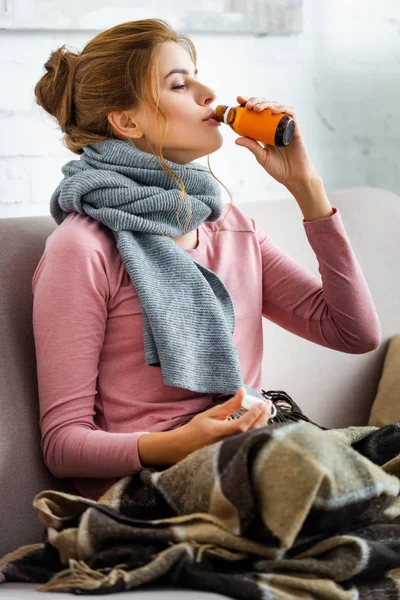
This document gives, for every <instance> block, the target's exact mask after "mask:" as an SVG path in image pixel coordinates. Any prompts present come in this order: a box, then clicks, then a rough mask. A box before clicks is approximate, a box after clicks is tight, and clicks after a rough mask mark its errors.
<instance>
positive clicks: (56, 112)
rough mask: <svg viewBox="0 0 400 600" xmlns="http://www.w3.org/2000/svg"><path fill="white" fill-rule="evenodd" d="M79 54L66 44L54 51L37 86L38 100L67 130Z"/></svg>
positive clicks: (62, 127) (63, 128)
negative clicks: (66, 46)
mask: <svg viewBox="0 0 400 600" xmlns="http://www.w3.org/2000/svg"><path fill="white" fill-rule="evenodd" d="M78 56H79V55H78V54H75V53H73V52H70V51H69V50H66V48H65V44H64V45H63V46H61V48H58V50H55V51H53V52H52V53H51V54H50V57H49V59H48V60H47V62H46V63H45V65H44V67H45V69H46V71H47V73H45V75H43V77H42V78H41V79H40V80H39V81H38V83H37V84H36V86H35V96H36V102H37V103H38V104H39V106H42V107H43V108H44V109H45V110H46V111H47V112H48V113H49V114H50V115H52V116H53V117H55V118H56V119H57V120H58V122H59V125H60V127H61V129H62V130H63V131H65V128H66V127H67V125H68V120H69V119H70V117H71V104H72V88H73V82H74V71H75V66H76V62H77V59H78Z"/></svg>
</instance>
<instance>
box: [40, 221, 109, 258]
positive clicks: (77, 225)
mask: <svg viewBox="0 0 400 600" xmlns="http://www.w3.org/2000/svg"><path fill="white" fill-rule="evenodd" d="M114 244H115V242H114V235H113V233H112V231H111V230H110V229H109V228H108V227H105V225H103V224H102V223H100V222H99V221H96V219H92V218H91V217H89V216H88V215H82V214H81V213H78V212H71V213H69V215H68V216H67V217H66V218H65V219H64V221H63V222H62V223H60V225H58V227H56V229H55V230H54V231H53V232H52V233H51V234H50V236H49V237H48V238H47V240H46V249H47V250H49V249H51V248H63V249H65V250H68V249H72V248H73V249H75V250H76V249H77V248H79V250H80V251H81V252H89V253H90V252H95V251H104V252H106V251H108V250H109V249H110V248H112V246H113V245H114Z"/></svg>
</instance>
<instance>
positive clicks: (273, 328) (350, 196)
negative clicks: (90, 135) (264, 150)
mask: <svg viewBox="0 0 400 600" xmlns="http://www.w3.org/2000/svg"><path fill="white" fill-rule="evenodd" d="M328 196H329V198H330V201H331V204H332V205H333V206H336V207H337V208H338V209H339V211H340V213H341V215H342V219H343V222H344V225H345V229H346V231H347V234H348V236H349V239H350V242H351V244H352V247H353V249H354V251H355V254H356V256H357V258H358V261H359V263H360V265H361V267H362V269H363V272H364V275H365V277H366V280H367V282H368V284H369V287H370V290H371V294H372V297H373V299H374V302H375V305H376V307H377V310H378V314H379V317H380V320H381V325H382V343H381V345H380V347H379V348H377V349H376V350H374V351H373V352H369V353H367V354H361V355H353V354H346V353H342V352H337V351H334V350H329V349H327V348H323V347H321V346H318V345H316V344H313V343H311V342H308V341H306V340H304V339H302V338H299V337H297V336H295V335H293V334H292V333H289V332H288V331H286V330H284V329H282V328H280V327H278V326H277V325H275V324H274V323H271V322H269V321H267V320H266V319H264V324H263V327H264V357H263V388H264V389H266V390H268V389H280V390H285V391H286V392H287V393H288V394H289V395H290V396H292V398H293V399H294V400H295V401H296V402H297V403H298V404H299V405H300V406H301V408H302V409H303V411H304V412H305V414H306V415H308V416H309V417H310V418H311V419H312V420H314V421H316V422H317V423H319V424H321V425H324V426H326V427H346V426H348V425H362V424H367V422H368V417H369V413H370V409H371V405H372V403H373V401H374V398H375V396H376V392H377V387H378V383H379V379H380V376H381V373H382V369H383V363H384V359H385V354H386V351H387V348H388V343H389V340H390V338H391V337H392V336H393V335H395V334H398V333H399V332H400V269H399V265H400V198H399V197H398V196H397V195H395V194H394V193H392V192H389V191H387V190H384V189H377V188H369V187H365V188H351V189H345V190H339V191H335V192H328ZM239 206H240V208H241V209H242V210H243V211H244V212H245V213H246V214H248V215H249V216H252V217H253V218H254V219H255V221H256V223H257V225H258V226H259V227H261V228H262V229H263V230H264V231H265V232H267V233H268V234H269V235H270V236H271V237H272V238H273V239H274V241H275V242H276V243H277V244H278V245H280V246H281V248H282V249H283V250H285V251H286V252H287V253H288V254H290V255H291V256H292V257H293V258H294V259H295V260H296V261H297V262H298V263H299V264H301V265H302V266H304V267H305V268H306V269H308V270H309V271H310V272H312V273H314V274H316V275H317V276H320V275H319V272H318V263H317V259H316V256H315V254H314V252H313V251H312V249H311V247H310V245H309V243H308V240H307V238H306V235H305V231H304V228H303V224H302V214H301V212H300V209H299V207H298V206H297V204H296V201H295V200H294V198H288V199H287V200H279V201H274V200H273V201H271V200H270V199H268V201H267V200H266V201H265V202H258V203H253V202H249V203H245V204H240V205H239ZM55 227H56V224H55V222H54V221H53V219H52V218H51V217H50V216H48V217H26V218H10V219H0V244H1V261H0V278H1V279H0V285H1V292H2V293H1V296H0V316H1V328H0V344H1V346H0V353H1V355H0V356H1V363H0V382H1V384H0V409H1V419H0V507H1V508H0V511H1V536H0V558H1V557H2V556H3V555H4V554H5V553H7V552H10V551H12V550H15V549H17V548H18V547H19V546H21V545H25V544H31V543H35V542H41V541H42V539H43V535H44V527H43V526H42V525H41V523H40V522H39V520H38V517H37V513H36V511H35V510H34V509H33V507H32V500H33V498H34V496H35V494H37V493H38V492H39V491H41V490H43V489H60V490H66V491H69V492H71V493H77V492H76V490H75V489H74V488H73V486H72V485H71V484H70V482H69V481H68V480H57V479H55V478H54V477H53V476H52V475H51V473H50V472H49V471H48V469H47V468H46V466H45V465H44V463H43V458H42V454H41V450H40V430H39V412H38V397H37V380H36V364H35V349H34V340H33V335H32V289H31V280H32V275H33V272H34V270H35V267H36V265H37V263H38V261H39V259H40V256H41V255H42V252H43V248H44V243H45V240H46V238H47V236H48V235H49V234H50V233H51V232H52V231H53V230H54V229H55ZM38 586H39V584H21V583H6V584H2V585H0V596H1V598H2V599H9V598H22V597H23V598H31V597H32V598H33V597H35V596H36V597H38V598H39V597H41V598H43V595H42V594H40V592H36V591H35V588H36V587H38ZM39 594H40V595H39ZM50 596H52V597H55V596H59V597H60V598H65V594H50ZM111 596H113V597H114V596H115V597H120V594H111V595H110V596H108V597H111ZM131 597H132V598H135V599H136V600H141V599H142V598H143V599H144V598H146V599H148V600H150V599H151V598H161V597H162V598H165V599H167V598H171V599H172V598H173V599H174V600H177V599H178V598H182V599H185V600H189V599H190V600H195V599H198V600H200V598H201V599H203V598H204V600H205V599H206V598H207V599H209V600H212V599H213V598H226V597H225V596H221V595H219V594H212V593H206V592H201V591H197V590H176V589H174V588H173V587H172V586H170V587H166V586H162V587H161V586H160V587H158V586H156V585H152V586H146V588H143V589H136V590H133V591H131V592H125V593H124V598H131Z"/></svg>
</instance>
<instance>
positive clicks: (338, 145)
mask: <svg viewBox="0 0 400 600" xmlns="http://www.w3.org/2000/svg"><path fill="white" fill-rule="evenodd" d="M16 1H17V2H18V4H17V6H18V10H19V11H20V14H23V13H24V10H25V8H26V11H27V12H29V10H28V9H30V10H32V2H34V0H19V1H18V0H16ZM276 1H277V3H278V4H279V0H276ZM288 1H290V0H286V2H288ZM63 4H65V7H64V8H65V10H67V7H70V8H71V6H73V5H74V2H72V1H71V2H68V4H67V3H66V2H64V1H60V0H59V1H58V3H57V15H60V14H61V15H62V11H63V7H62V5H63ZM101 4H102V3H101V2H96V6H97V7H101ZM109 4H110V2H108V3H104V7H105V8H106V7H107V6H108V7H109ZM132 4H135V3H134V2H132ZM136 4H137V3H136ZM230 4H234V3H233V2H231V3H230ZM299 4H301V3H299ZM197 5H199V3H197ZM0 7H1V11H2V12H0V73H1V92H0V218H1V217H3V218H4V217H14V216H30V215H48V214H49V200H50V196H51V194H52V192H53V191H54V189H55V187H56V186H57V185H58V183H59V181H60V180H61V179H62V177H63V176H62V173H61V167H62V165H63V164H65V162H67V161H69V160H72V159H78V158H79V157H78V155H75V154H73V153H71V152H70V151H69V150H67V149H66V148H65V146H64V145H63V143H62V138H63V134H62V132H61V131H60V130H59V129H58V127H57V124H56V123H55V122H54V120H52V119H51V117H50V116H48V115H47V113H45V111H44V110H43V109H41V108H40V107H39V106H37V105H36V103H35V99H34V95H33V89H34V86H35V84H36V83H37V81H38V80H39V79H40V77H41V76H42V75H43V74H44V72H45V69H44V63H45V62H46V60H47V59H48V57H49V55H50V52H51V51H52V50H55V49H57V48H59V47H60V46H62V45H63V44H66V46H67V48H68V49H69V50H72V51H81V50H82V49H83V47H84V45H85V44H86V43H87V42H88V41H89V40H90V39H91V38H93V37H94V36H95V35H97V33H99V32H100V31H102V30H103V29H106V28H108V27H100V26H99V28H98V30H96V29H93V27H96V20H92V21H91V26H92V29H91V30H87V29H86V30H85V29H82V28H81V29H79V28H78V27H77V28H76V29H74V28H73V26H72V27H71V26H69V27H68V28H64V29H60V28H59V23H58V25H57V27H55V28H54V29H51V19H52V18H53V17H54V18H55V17H56V16H57V15H54V14H52V12H51V11H48V12H47V13H46V18H47V22H46V28H42V29H40V28H36V29H29V28H23V27H21V28H18V27H17V26H12V27H10V26H9V23H8V22H7V18H8V16H9V15H10V14H11V9H12V8H13V5H12V0H0ZM301 11H302V14H301V21H302V24H301V27H300V31H297V32H296V31H295V32H292V33H286V34H279V33H278V34H277V33H273V34H269V33H267V34H262V33H259V32H258V33H252V32H250V33H247V32H246V33H242V32H239V33H231V32H217V31H212V30H211V31H207V30H206V31H201V32H194V33H192V32H190V31H186V30H185V28H182V29H181V31H180V32H181V33H185V34H188V35H189V36H190V37H191V39H192V40H193V42H194V44H195V46H196V50H197V53H198V69H199V77H201V80H202V81H203V82H204V83H207V84H208V85H210V86H211V87H212V88H213V89H214V90H215V92H216V94H217V98H216V101H215V102H214V103H213V104H212V107H214V106H216V105H217V104H228V105H235V104H237V102H236V97H237V96H238V95H239V94H241V95H245V96H264V97H266V98H269V99H271V100H276V101H278V102H279V103H281V104H286V105H289V106H292V107H293V108H294V110H295V112H296V114H297V119H298V121H299V123H300V125H301V127H302V130H303V134H304V138H305V141H306V144H307V147H308V149H309V152H310V155H311V158H312V160H313V163H314V165H315V167H316V169H317V171H318V172H319V174H320V175H321V177H322V179H323V180H324V183H325V187H326V189H327V190H328V191H329V190H334V189H340V188H346V187H353V186H360V185H370V186H374V187H384V188H386V189H389V190H392V191H394V192H396V193H399V194H400V168H399V158H400V149H399V148H400V115H399V113H400V77H399V72H400V2H399V0H379V2H378V1H377V0H347V1H345V0H303V3H302V5H301ZM121 14H122V13H121ZM124 14H125V13H124ZM152 16H153V17H154V16H160V18H164V17H163V15H161V14H160V15H155V14H151V15H150V14H145V12H144V13H143V14H140V16H137V17H136V16H135V17H132V18H131V19H129V18H128V19H122V18H121V20H120V21H119V22H123V21H124V20H135V19H136V18H149V17H152ZM103 21H104V15H103ZM103 21H102V22H103ZM49 23H50V25H49ZM115 24H116V22H114V21H113V22H112V23H110V24H109V26H110V27H111V26H113V25H115ZM171 25H173V26H175V24H174V23H173V22H172V21H171ZM210 29H211V27H210ZM293 29H294V30H295V29H296V27H293ZM220 131H221V133H222V135H223V137H224V144H223V146H222V147H221V148H220V149H219V150H218V151H217V152H215V153H213V154H212V155H210V164H211V168H212V170H213V172H214V174H215V175H216V176H217V177H218V179H220V180H221V181H222V182H223V183H224V184H225V185H226V186H227V187H228V188H229V190H230V191H231V193H232V195H233V200H234V202H235V203H239V202H246V201H247V200H249V201H250V200H252V201H254V200H256V201H259V202H266V201H269V200H273V199H276V198H280V197H287V196H288V195H289V193H288V192H287V190H286V188H285V187H283V186H282V185H280V184H278V183H277V182H276V181H275V180H274V179H273V178H271V177H270V176H269V175H268V174H267V173H266V172H265V171H264V170H263V169H262V168H261V167H260V165H259V164H258V163H257V162H256V160H255V157H254V156H253V155H252V154H251V153H250V152H249V150H247V149H246V148H240V147H238V146H236V145H235V144H234V140H235V139H236V137H237V134H235V133H234V132H233V131H232V130H231V129H230V128H229V127H226V126H224V125H221V129H220ZM199 162H201V163H203V164H207V159H206V157H204V158H202V159H199ZM222 195H223V201H224V202H229V201H230V200H229V197H228V195H227V193H226V192H225V190H224V189H222Z"/></svg>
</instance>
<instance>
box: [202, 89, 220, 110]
mask: <svg viewBox="0 0 400 600" xmlns="http://www.w3.org/2000/svg"><path fill="white" fill-rule="evenodd" d="M204 87H205V89H204V91H203V103H204V104H205V105H206V106H208V105H209V104H211V103H212V102H214V100H215V99H216V97H217V95H216V93H215V92H214V90H213V89H212V88H210V87H207V86H204Z"/></svg>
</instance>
